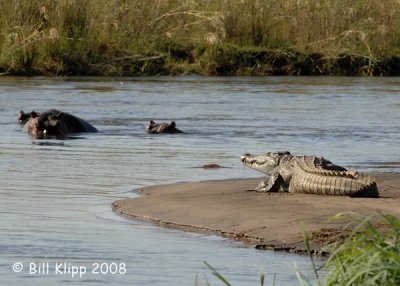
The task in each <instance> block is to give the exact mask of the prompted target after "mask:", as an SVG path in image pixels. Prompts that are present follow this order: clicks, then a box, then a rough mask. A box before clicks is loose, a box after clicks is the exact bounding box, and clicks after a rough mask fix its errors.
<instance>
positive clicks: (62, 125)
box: [24, 109, 97, 138]
mask: <svg viewBox="0 0 400 286" xmlns="http://www.w3.org/2000/svg"><path fill="white" fill-rule="evenodd" d="M24 131H26V132H28V133H29V134H31V135H32V136H34V137H37V138H41V137H63V136H66V135H67V134H70V133H78V132H97V129H96V128H95V127H93V126H92V125H91V124H89V123H88V122H86V121H85V120H83V119H81V118H78V117H76V116H74V115H72V114H69V113H66V112H62V111H59V110H56V109H50V110H48V111H46V112H42V113H41V114H38V113H36V112H35V111H32V112H31V114H30V118H29V120H28V122H27V123H26V124H25V126H24Z"/></svg>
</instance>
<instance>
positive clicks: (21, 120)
mask: <svg viewBox="0 0 400 286" xmlns="http://www.w3.org/2000/svg"><path fill="white" fill-rule="evenodd" d="M32 112H34V111H32ZM30 117H31V114H30V113H25V112H24V111H23V110H21V111H20V112H19V113H18V122H19V124H25V123H26V122H28V120H29V118H30Z"/></svg>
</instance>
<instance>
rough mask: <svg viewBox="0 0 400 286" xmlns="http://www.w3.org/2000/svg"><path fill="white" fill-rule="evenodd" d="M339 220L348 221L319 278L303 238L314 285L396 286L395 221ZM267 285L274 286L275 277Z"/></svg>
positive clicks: (398, 228)
mask: <svg viewBox="0 0 400 286" xmlns="http://www.w3.org/2000/svg"><path fill="white" fill-rule="evenodd" d="M343 219H345V220H346V221H348V223H347V224H346V226H345V227H344V228H343V230H342V234H343V235H342V236H341V237H336V239H334V241H333V242H330V243H328V244H327V246H326V249H327V250H328V251H329V253H330V256H329V257H328V259H327V260H326V262H325V263H324V264H323V266H322V269H323V270H324V275H322V276H324V277H323V278H321V275H320V274H319V273H320V271H321V269H319V268H317V266H316V264H315V262H314V257H313V254H312V253H311V249H310V245H309V242H310V241H309V239H312V238H309V237H307V236H306V235H305V244H306V248H307V250H308V255H309V257H310V259H311V261H312V265H313V268H314V273H315V276H316V277H315V278H316V282H315V285H318V286H322V285H326V286H334V285H340V286H342V285H349V286H350V285H371V286H376V285H382V286H396V285H400V220H399V218H397V217H395V216H392V215H384V214H375V215H371V216H368V217H361V216H354V215H348V214H347V215H346V214H337V215H336V216H335V217H333V218H332V220H343ZM335 240H336V241H335ZM206 265H207V267H208V268H209V269H210V270H211V271H212V274H213V275H214V276H215V277H217V278H218V279H219V280H220V281H221V282H222V283H223V284H224V285H227V286H229V285H231V284H230V283H229V282H228V281H227V279H225V278H224V276H223V275H221V274H220V273H219V272H218V271H217V270H216V269H215V268H214V267H212V266H211V265H209V264H208V263H206ZM296 274H297V276H298V278H299V282H300V285H310V286H311V285H313V283H312V282H310V280H309V279H307V278H306V277H305V276H304V275H303V274H302V273H301V272H296ZM264 280H265V275H264V274H261V275H260V285H261V286H263V285H264ZM196 285H198V284H197V283H196ZM208 285H210V283H208ZM269 285H275V277H274V279H273V283H272V284H269Z"/></svg>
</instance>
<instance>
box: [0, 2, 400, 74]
mask: <svg viewBox="0 0 400 286" xmlns="http://www.w3.org/2000/svg"><path fill="white" fill-rule="evenodd" d="M0 11H2V13H0V70H3V71H9V72H13V73H18V72H27V71H31V72H33V73H34V72H42V73H46V72H47V73H50V74H54V73H57V72H60V73H64V74H65V73H66V74H68V73H76V74H80V73H85V74H87V73H89V74H91V73H92V74H98V73H101V74H108V73H109V74H121V73H122V74H123V73H131V72H135V69H136V68H139V69H143V68H144V67H143V65H141V64H140V61H139V66H138V61H137V58H138V56H155V55H167V56H170V55H171V54H170V52H171V50H172V51H176V47H178V50H179V51H185V53H184V54H185V55H186V60H189V61H192V62H196V61H197V60H199V56H201V54H202V52H203V51H204V49H208V48H209V47H212V46H225V45H231V46H232V45H234V46H238V47H258V48H262V49H271V50H279V51H285V50H295V51H298V52H301V53H306V54H310V53H322V54H324V55H325V56H326V57H333V58H334V57H337V56H339V55H341V54H350V55H357V56H361V57H365V58H367V59H369V60H371V61H372V62H373V61H376V60H378V59H380V58H382V57H384V56H386V55H388V54H391V53H396V54H397V53H398V52H399V50H398V47H399V44H400V30H399V29H398V27H399V25H400V1H398V0H385V1H381V0H355V1H352V0H321V1H316V0H302V1H300V0H286V1H282V0H146V1H144V0H132V1H126V0H85V1H80V0H59V1H54V0H37V1H30V0H18V1H17V0H2V1H0ZM199 48H200V50H199ZM174 55H175V56H176V55H177V54H174ZM178 55H180V54H179V53H178ZM133 56H134V57H133ZM121 63H122V64H121ZM163 63H165V58H164V62H163ZM138 71H139V72H141V71H140V70H138ZM150 72H151V71H150Z"/></svg>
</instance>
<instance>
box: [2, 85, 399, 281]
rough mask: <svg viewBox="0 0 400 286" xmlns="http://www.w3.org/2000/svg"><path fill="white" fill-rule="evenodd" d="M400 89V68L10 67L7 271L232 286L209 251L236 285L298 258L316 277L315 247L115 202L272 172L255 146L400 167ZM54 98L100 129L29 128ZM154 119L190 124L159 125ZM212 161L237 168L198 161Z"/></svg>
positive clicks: (10, 275) (279, 277)
mask: <svg viewBox="0 0 400 286" xmlns="http://www.w3.org/2000/svg"><path fill="white" fill-rule="evenodd" d="M399 90H400V79H399V78H343V77H329V78H325V77H307V78H298V77H296V78H294V77H293V78H292V77H268V78H266V77H263V78H249V77H243V78H241V77H238V78H207V77H150V78H21V77H19V78H13V77H4V78H0V111H1V112H0V128H1V136H0V158H1V161H0V180H1V187H0V199H1V207H0V211H1V219H0V229H1V236H0V253H1V257H0V284H1V285H59V284H61V283H63V284H69V283H71V284H76V285H103V284H104V285H195V284H196V280H197V283H198V285H207V280H208V281H210V283H211V285H221V284H220V282H219V281H216V280H215V279H214V277H213V275H212V274H211V271H210V270H209V269H208V268H207V267H206V266H205V265H204V264H203V261H207V262H208V263H209V264H211V265H212V266H214V267H216V268H217V269H218V270H219V271H220V272H221V274H223V275H224V276H225V277H226V278H227V279H228V280H229V281H230V282H231V283H232V284H234V285H259V281H258V280H259V277H258V275H259V273H261V272H263V273H265V274H266V284H267V285H272V279H273V275H274V274H276V285H294V284H299V283H298V280H297V278H296V276H295V274H294V273H295V272H294V270H293V267H294V264H295V263H296V264H297V266H298V267H299V268H300V270H301V271H302V272H303V273H304V274H306V275H308V276H309V277H311V278H312V274H311V265H310V262H309V259H308V258H306V257H303V256H297V255H291V254H286V253H276V252H269V251H257V250H254V249H253V248H250V247H246V246H243V245H242V244H240V243H237V242H232V241H230V240H225V239H223V238H219V237H216V236H212V235H203V234H194V233H187V232H182V231H177V230H172V229H166V228H161V227H158V226H155V225H153V224H151V223H147V222H142V221H131V220H127V219H125V218H122V217H119V216H117V215H116V214H114V213H113V212H112V210H111V203H112V202H113V201H114V200H117V199H121V198H126V197H133V196H135V195H136V194H135V193H134V192H132V190H133V189H135V188H140V187H144V186H150V185H156V184H165V183H174V182H183V181H202V180H209V179H212V180H214V179H227V178H249V177H260V176H261V174H260V173H257V172H256V171H254V170H250V169H245V168H244V167H242V166H241V163H240V161H239V157H240V155H241V154H242V153H245V152H250V153H261V152H266V151H274V150H289V151H291V152H292V153H294V154H298V155H302V154H315V155H318V156H324V157H326V158H328V159H330V160H332V161H333V162H335V163H337V164H340V165H343V166H345V167H349V168H353V169H357V170H359V171H383V172H389V171H399V170H400V164H399V161H400V147H399V142H400V133H399V122H400V93H399ZM50 108H57V109H61V110H64V111H67V112H70V113H72V114H75V115H77V116H79V117H81V118H84V119H86V120H88V121H89V122H91V123H92V124H93V125H95V126H96V127H97V128H98V129H99V130H100V132H99V133H97V134H89V135H87V134H85V135H80V136H78V137H75V138H69V139H65V140H35V139H32V138H31V137H30V136H29V135H27V134H25V133H23V132H21V129H22V127H21V126H20V125H18V124H17V122H16V117H17V113H18V112H19V110H20V109H23V110H25V111H31V110H36V111H39V112H40V111H44V110H46V109H50ZM150 119H154V120H156V121H171V120H175V121H176V122H177V127H178V128H180V129H181V130H183V131H185V132H186V133H185V134H177V135H148V134H146V133H145V131H144V129H145V126H146V124H147V123H148V121H149V120H150ZM207 163H217V164H220V165H223V166H226V167H230V168H222V169H218V170H204V169H201V168H193V167H198V166H201V165H203V164H207ZM18 262H20V263H21V264H22V265H23V269H22V270H21V271H20V272H16V271H18V270H20V269H18V268H19V267H20V266H21V264H17V265H15V264H14V263H18ZM43 263H45V264H43ZM46 263H48V265H49V266H48V269H49V270H48V272H47V269H46V268H47V266H46V265H47V264H46ZM60 263H65V265H64V264H62V265H61V266H60ZM97 264H98V265H99V269H96V266H97ZM13 267H15V268H14V269H13ZM74 267H81V271H82V272H83V269H84V268H86V271H87V272H86V273H85V274H82V272H81V274H82V277H79V274H73V273H72V272H73V271H74V269H76V268H74ZM15 270H16V271H15Z"/></svg>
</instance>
